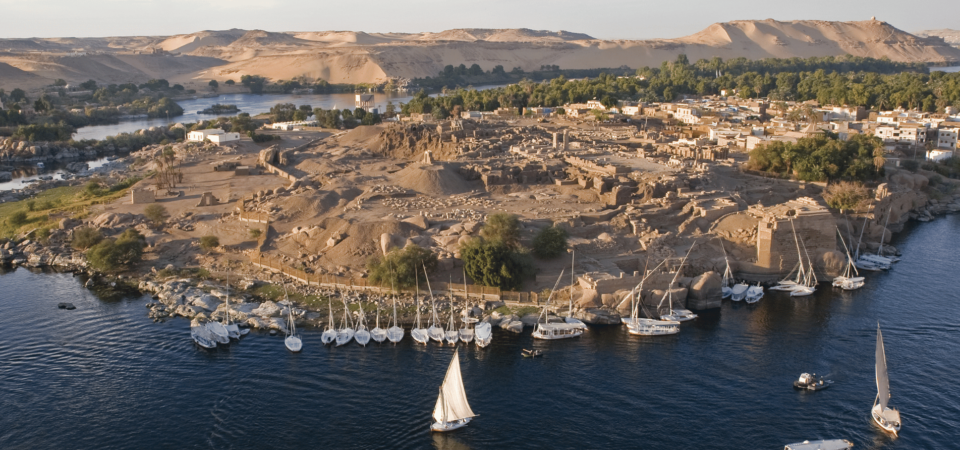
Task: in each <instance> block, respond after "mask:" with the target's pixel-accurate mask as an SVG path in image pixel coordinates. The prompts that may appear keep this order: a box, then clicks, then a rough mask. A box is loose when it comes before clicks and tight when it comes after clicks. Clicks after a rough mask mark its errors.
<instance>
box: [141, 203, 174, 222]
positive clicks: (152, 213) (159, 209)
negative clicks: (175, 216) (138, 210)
mask: <svg viewBox="0 0 960 450" xmlns="http://www.w3.org/2000/svg"><path fill="white" fill-rule="evenodd" d="M143 215H144V216H146V217H147V219H149V220H150V221H151V222H153V225H154V226H156V227H159V226H161V225H163V222H164V221H166V220H167V217H168V216H169V214H167V208H164V207H163V205H160V204H157V203H152V204H149V205H147V207H146V208H144V209H143Z"/></svg>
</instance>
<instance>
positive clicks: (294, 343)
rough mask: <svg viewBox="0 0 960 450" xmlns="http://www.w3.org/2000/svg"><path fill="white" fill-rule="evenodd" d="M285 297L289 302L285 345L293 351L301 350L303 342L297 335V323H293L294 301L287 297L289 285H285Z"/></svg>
mask: <svg viewBox="0 0 960 450" xmlns="http://www.w3.org/2000/svg"><path fill="white" fill-rule="evenodd" d="M283 299H284V300H286V302H287V337H286V338H284V339H283V345H285V346H286V347H287V350H290V351H291V352H294V353H296V352H299V351H300V349H301V348H303V342H302V341H300V336H298V335H297V325H296V324H294V323H293V303H291V302H290V300H289V299H288V298H287V285H286V283H284V285H283Z"/></svg>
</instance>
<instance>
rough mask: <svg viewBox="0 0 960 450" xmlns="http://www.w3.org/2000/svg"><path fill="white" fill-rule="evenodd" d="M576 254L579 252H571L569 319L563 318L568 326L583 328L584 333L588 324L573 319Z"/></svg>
mask: <svg viewBox="0 0 960 450" xmlns="http://www.w3.org/2000/svg"><path fill="white" fill-rule="evenodd" d="M576 253H577V252H575V251H571V252H570V301H569V302H568V305H567V317H564V318H563V321H564V322H566V323H568V324H570V325H576V326H578V327H580V328H582V329H583V330H584V331H586V330H587V324H585V323H583V321H582V320H580V319H578V318H576V317H573V285H574V284H576V279H577V278H576V274H575V272H576V265H575V258H576Z"/></svg>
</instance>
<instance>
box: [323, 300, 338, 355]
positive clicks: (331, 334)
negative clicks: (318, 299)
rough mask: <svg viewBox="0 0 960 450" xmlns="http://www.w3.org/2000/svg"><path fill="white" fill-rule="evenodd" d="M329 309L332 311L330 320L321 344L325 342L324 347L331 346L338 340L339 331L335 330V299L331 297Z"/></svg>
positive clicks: (328, 302) (328, 303)
mask: <svg viewBox="0 0 960 450" xmlns="http://www.w3.org/2000/svg"><path fill="white" fill-rule="evenodd" d="M327 309H328V310H330V319H329V320H328V321H327V326H326V327H324V329H323V334H321V335H320V342H323V345H330V344H332V343H333V342H334V341H336V340H337V330H336V329H335V328H333V299H332V298H330V297H327Z"/></svg>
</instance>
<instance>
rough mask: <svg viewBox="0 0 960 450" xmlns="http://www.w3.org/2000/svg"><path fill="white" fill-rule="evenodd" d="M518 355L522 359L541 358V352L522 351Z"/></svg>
mask: <svg viewBox="0 0 960 450" xmlns="http://www.w3.org/2000/svg"><path fill="white" fill-rule="evenodd" d="M520 353H521V354H522V355H523V357H524V358H537V357H540V356H543V350H528V349H523V350H522V351H521V352H520Z"/></svg>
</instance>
